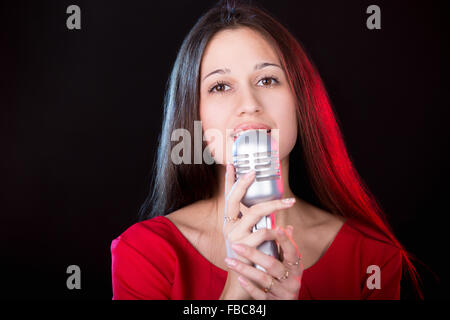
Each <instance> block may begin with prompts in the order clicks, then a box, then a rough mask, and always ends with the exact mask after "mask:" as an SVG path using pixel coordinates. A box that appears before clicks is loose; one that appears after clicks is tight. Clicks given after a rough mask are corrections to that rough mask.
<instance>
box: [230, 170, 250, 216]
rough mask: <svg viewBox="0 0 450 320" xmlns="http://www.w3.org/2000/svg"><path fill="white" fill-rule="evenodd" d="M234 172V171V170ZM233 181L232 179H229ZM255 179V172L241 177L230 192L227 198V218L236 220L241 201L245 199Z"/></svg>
mask: <svg viewBox="0 0 450 320" xmlns="http://www.w3.org/2000/svg"><path fill="white" fill-rule="evenodd" d="M233 172H234V170H233ZM227 179H231V177H229V178H227ZM254 179H255V171H254V170H252V171H250V172H249V173H247V174H246V175H245V176H243V177H241V178H239V179H238V181H236V183H234V184H233V186H232V187H231V189H230V192H229V193H228V194H227V195H226V197H225V216H226V217H229V218H236V217H237V216H238V214H239V207H240V202H241V199H242V198H243V197H244V195H245V192H247V188H248V187H249V186H250V185H251V183H252V182H253V180H254Z"/></svg>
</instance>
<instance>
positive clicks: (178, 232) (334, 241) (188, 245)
mask: <svg viewBox="0 0 450 320" xmlns="http://www.w3.org/2000/svg"><path fill="white" fill-rule="evenodd" d="M158 218H160V219H162V221H166V222H168V225H169V226H170V227H171V228H172V229H173V230H175V233H176V234H177V236H178V238H179V239H181V240H182V241H183V242H184V243H185V244H187V247H188V248H189V249H190V250H191V251H192V252H193V253H194V254H195V255H196V256H199V257H200V259H202V260H203V261H204V262H206V263H207V264H208V265H210V266H212V267H213V268H214V269H216V270H217V271H218V273H220V274H221V275H222V276H226V275H227V274H228V271H226V270H223V269H222V268H220V267H218V266H216V265H215V264H214V263H212V262H211V261H209V260H208V259H207V258H206V257H205V256H203V254H201V253H200V251H198V250H197V248H196V247H194V245H193V244H192V243H191V242H190V241H189V240H188V239H187V238H186V237H185V235H184V234H183V233H182V232H181V231H180V229H178V227H177V226H176V225H175V224H174V223H173V222H172V221H171V220H170V219H169V218H167V217H165V216H159V217H156V218H155V219H158ZM347 220H348V219H346V221H344V223H343V224H342V226H341V227H340V229H339V231H338V232H337V233H336V235H335V237H334V239H333V241H332V242H331V244H330V246H329V247H328V248H327V250H326V251H325V252H324V254H322V256H321V257H320V258H319V259H318V260H317V261H316V262H315V263H314V264H313V265H312V266H310V267H309V268H306V269H304V270H303V274H304V273H305V272H307V273H309V272H311V270H314V269H317V268H318V267H319V266H320V265H322V264H323V263H324V261H325V260H326V258H327V257H328V256H329V255H330V253H329V252H330V251H333V248H334V247H336V246H337V244H336V243H338V242H339V241H340V238H341V237H342V234H343V233H344V230H345V229H346V228H347V227H348V225H347ZM166 224H167V223H166Z"/></svg>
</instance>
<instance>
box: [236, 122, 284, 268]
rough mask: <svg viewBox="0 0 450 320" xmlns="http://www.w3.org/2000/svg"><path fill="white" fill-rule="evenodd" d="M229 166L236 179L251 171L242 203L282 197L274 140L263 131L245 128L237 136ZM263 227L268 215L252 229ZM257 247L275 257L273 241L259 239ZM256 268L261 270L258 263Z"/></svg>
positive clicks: (246, 204) (275, 246) (281, 182)
mask: <svg viewBox="0 0 450 320" xmlns="http://www.w3.org/2000/svg"><path fill="white" fill-rule="evenodd" d="M233 165H234V167H235V169H236V178H239V177H241V176H243V175H245V174H246V173H247V172H250V171H251V170H255V180H254V181H253V182H252V184H251V185H250V186H249V187H248V189H247V192H246V193H245V195H244V197H243V198H242V200H241V202H242V203H243V204H244V205H245V206H247V207H250V206H252V205H254V204H257V203H260V202H264V201H269V200H276V199H281V198H282V196H283V191H284V190H283V180H282V177H281V169H280V158H279V153H278V148H277V143H276V142H275V141H274V139H272V137H271V135H270V134H268V133H267V130H263V129H254V130H248V131H245V132H243V133H242V134H241V135H239V136H238V137H237V139H236V141H234V144H233ZM263 228H267V229H272V221H271V219H270V215H268V216H265V217H263V218H262V219H261V220H260V221H259V222H258V223H257V224H256V225H255V226H254V227H253V230H252V232H255V231H257V230H260V229H263ZM258 250H260V251H262V252H263V253H265V254H267V255H270V256H273V257H275V258H276V259H279V254H278V248H277V245H276V243H275V241H273V240H270V241H265V242H263V243H262V244H261V245H259V246H258ZM256 268H258V269H260V270H263V271H265V270H264V268H263V267H261V266H259V265H256Z"/></svg>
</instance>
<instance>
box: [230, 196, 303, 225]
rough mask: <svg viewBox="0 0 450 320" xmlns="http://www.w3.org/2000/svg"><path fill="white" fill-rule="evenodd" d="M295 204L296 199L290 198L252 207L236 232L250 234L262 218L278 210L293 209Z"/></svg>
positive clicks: (244, 215)
mask: <svg viewBox="0 0 450 320" xmlns="http://www.w3.org/2000/svg"><path fill="white" fill-rule="evenodd" d="M294 203H295V198H288V199H282V200H272V201H265V202H261V203H258V204H255V205H253V206H251V207H250V208H249V209H248V210H247V212H246V213H245V214H244V213H243V217H242V219H241V221H240V222H239V225H238V226H236V229H235V230H236V232H238V233H242V232H248V230H251V229H252V228H253V226H254V225H255V224H256V223H257V222H258V221H259V220H261V218H262V217H265V216H268V215H270V214H271V213H273V212H276V211H278V210H283V209H287V208H289V207H292V206H293V205H294Z"/></svg>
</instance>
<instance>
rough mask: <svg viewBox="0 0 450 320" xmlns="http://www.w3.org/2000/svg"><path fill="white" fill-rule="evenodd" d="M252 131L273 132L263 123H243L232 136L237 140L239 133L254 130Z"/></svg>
mask: <svg viewBox="0 0 450 320" xmlns="http://www.w3.org/2000/svg"><path fill="white" fill-rule="evenodd" d="M252 129H253V130H256V129H265V130H271V129H272V128H271V127H269V126H268V125H265V124H263V123H243V124H240V125H239V126H237V127H235V128H234V130H233V133H232V134H231V136H232V137H233V139H236V138H237V136H238V135H239V133H241V132H243V131H246V130H252Z"/></svg>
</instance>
